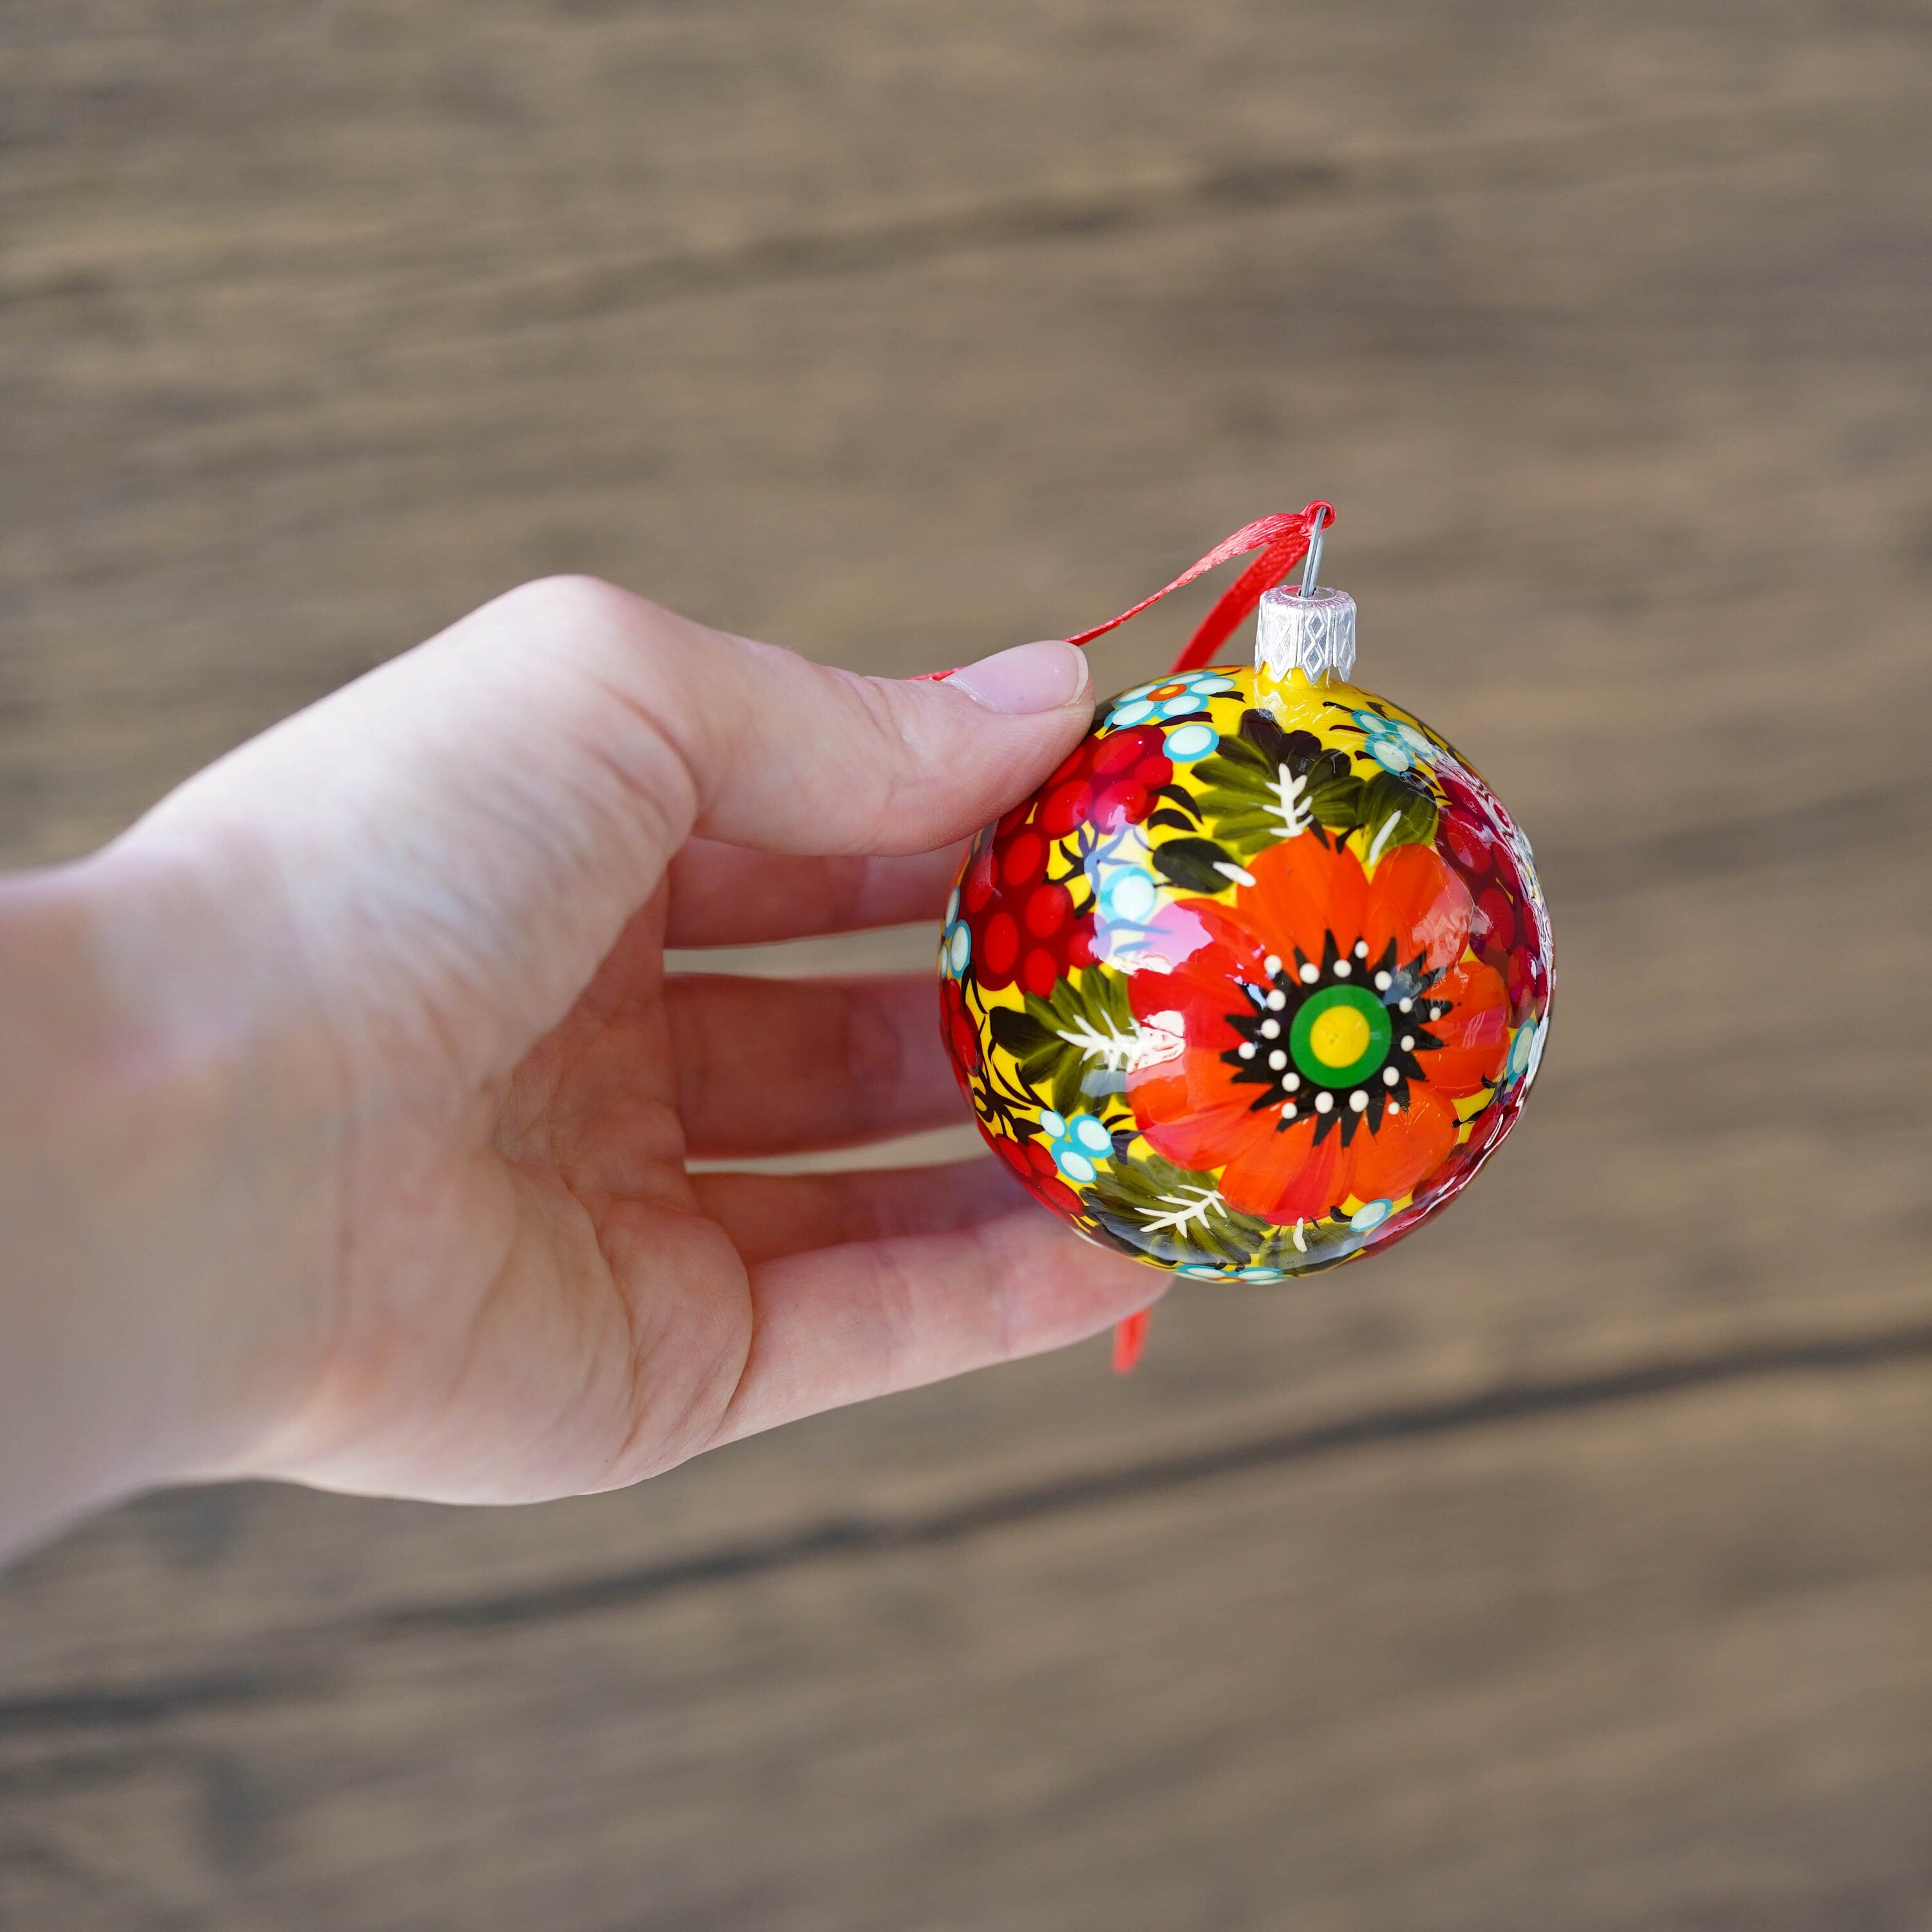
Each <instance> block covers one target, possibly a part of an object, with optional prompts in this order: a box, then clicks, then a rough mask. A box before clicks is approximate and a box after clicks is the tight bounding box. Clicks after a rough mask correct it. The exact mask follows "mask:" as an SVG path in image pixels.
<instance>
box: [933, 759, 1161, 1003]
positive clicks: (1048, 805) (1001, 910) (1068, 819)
mask: <svg viewBox="0 0 1932 1932" xmlns="http://www.w3.org/2000/svg"><path fill="white" fill-rule="evenodd" d="M1162 745H1163V738H1162V734H1161V732H1160V729H1159V728H1158V727H1157V726H1154V725H1151V724H1141V725H1136V726H1135V727H1133V729H1132V730H1127V731H1113V732H1109V733H1106V734H1105V735H1100V734H1090V735H1089V736H1087V737H1085V738H1083V739H1082V740H1081V741H1080V742H1079V744H1078V745H1076V746H1075V748H1074V749H1073V751H1072V752H1071V754H1070V755H1069V756H1068V757H1067V760H1066V761H1065V762H1064V763H1063V764H1062V765H1061V767H1060V769H1058V771H1056V772H1055V773H1054V774H1053V775H1052V777H1051V778H1049V779H1048V780H1047V781H1046V784H1043V785H1042V786H1041V787H1040V790H1038V791H1037V792H1036V793H1034V795H1033V796H1032V797H1031V798H1030V799H1028V800H1027V801H1026V802H1025V804H1023V805H1016V806H1015V807H1014V808H1013V810H1012V811H1010V812H1008V813H1007V815H1006V817H1004V818H1003V819H1001V820H1000V822H999V823H998V825H996V826H994V828H993V831H992V837H991V838H989V839H987V840H986V842H985V843H984V844H983V845H982V846H981V847H980V849H979V850H977V851H976V852H975V853H974V855H973V859H972V862H971V864H970V865H968V868H967V871H966V877H965V880H964V881H963V882H962V885H961V887H960V892H959V904H960V909H961V910H962V913H964V915H965V919H966V923H967V926H968V929H969V930H970V931H971V933H972V935H973V973H974V977H975V978H976V979H977V980H978V981H979V983H980V985H981V986H983V987H985V988H986V990H987V991H988V992H998V990H999V989H1001V987H1002V986H1011V985H1012V984H1013V982H1014V981H1015V980H1018V981H1019V984H1020V987H1021V989H1022V992H1028V993H1032V994H1035V995H1038V996H1039V997H1040V998H1043V999H1044V998H1046V995H1048V994H1049V993H1050V992H1052V990H1053V989H1054V986H1055V983H1056V982H1057V981H1058V980H1063V979H1064V978H1065V977H1067V974H1068V973H1069V972H1070V971H1072V969H1073V968H1075V967H1076V966H1090V965H1092V964H1093V962H1094V916H1093V914H1092V913H1091V912H1089V913H1083V914H1082V916H1080V917H1079V918H1077V919H1076V917H1075V916H1074V913H1073V894H1072V893H1071V892H1069V891H1068V889H1067V886H1065V885H1064V884H1063V883H1061V882H1060V881H1058V880H1052V879H1049V877H1047V876H1046V868H1047V860H1048V858H1049V856H1050V854H1051V852H1052V841H1054V840H1055V839H1056V838H1065V837H1066V836H1067V834H1068V833H1069V832H1072V831H1073V830H1074V829H1076V827H1078V826H1081V825H1083V824H1092V825H1095V826H1099V827H1100V829H1101V830H1102V831H1103V832H1116V831H1118V830H1119V829H1120V828H1121V826H1123V825H1138V824H1139V823H1140V822H1141V820H1143V819H1144V818H1145V817H1147V815H1148V813H1149V812H1150V811H1152V810H1153V809H1154V794H1155V793H1156V792H1157V791H1158V790H1159V789H1160V787H1162V786H1163V785H1164V784H1167V783H1169V781H1171V780H1172V778H1173V776H1174V766H1173V764H1172V762H1171V761H1170V760H1169V759H1168V757H1166V754H1165V752H1164V751H1163V749H1162Z"/></svg>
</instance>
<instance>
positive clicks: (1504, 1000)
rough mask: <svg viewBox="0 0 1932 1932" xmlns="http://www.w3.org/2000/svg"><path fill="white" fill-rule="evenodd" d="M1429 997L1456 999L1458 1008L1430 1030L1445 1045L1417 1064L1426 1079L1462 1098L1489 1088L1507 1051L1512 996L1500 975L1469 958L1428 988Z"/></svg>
mask: <svg viewBox="0 0 1932 1932" xmlns="http://www.w3.org/2000/svg"><path fill="white" fill-rule="evenodd" d="M1426 997H1427V998H1430V999H1432V1000H1453V1001H1454V1002H1455V1004H1454V1007H1452V1008H1451V1010H1450V1011H1449V1012H1448V1013H1445V1014H1444V1015H1443V1016H1442V1018H1441V1019H1434V1020H1431V1021H1430V1022H1429V1031H1430V1032H1431V1033H1432V1034H1434V1035H1435V1037H1436V1038H1437V1039H1438V1040H1440V1041H1442V1046H1441V1047H1440V1048H1439V1049H1436V1050H1434V1051H1433V1052H1432V1051H1431V1050H1430V1049H1427V1048H1424V1050H1423V1051H1422V1052H1421V1053H1419V1054H1418V1055H1417V1056H1416V1058H1417V1061H1418V1063H1419V1064H1420V1065H1421V1068H1422V1073H1423V1077H1424V1079H1426V1080H1427V1082H1429V1084H1430V1086H1431V1087H1433V1088H1435V1089H1436V1091H1437V1092H1438V1093H1439V1094H1448V1095H1450V1096H1451V1097H1458V1096H1460V1095H1462V1094H1473V1093H1475V1091H1476V1089H1477V1088H1479V1087H1487V1086H1488V1085H1490V1082H1492V1081H1493V1080H1494V1079H1496V1076H1498V1075H1499V1073H1502V1070H1503V1061H1504V1060H1505V1058H1506V1057H1507V1056H1508V1052H1509V1022H1510V1013H1509V993H1508V989H1506V988H1505V986H1504V985H1503V983H1502V975H1501V974H1499V973H1498V972H1497V971H1496V968H1494V967H1493V966H1485V965H1484V964H1483V963H1482V962H1481V960H1480V959H1466V960H1464V961H1463V963H1462V965H1460V966H1458V967H1457V968H1456V969H1455V970H1454V971H1453V972H1451V973H1446V974H1444V975H1443V977H1442V978H1441V979H1440V980H1437V981H1436V984H1435V985H1434V986H1432V987H1430V989H1429V992H1428V993H1427V995H1426Z"/></svg>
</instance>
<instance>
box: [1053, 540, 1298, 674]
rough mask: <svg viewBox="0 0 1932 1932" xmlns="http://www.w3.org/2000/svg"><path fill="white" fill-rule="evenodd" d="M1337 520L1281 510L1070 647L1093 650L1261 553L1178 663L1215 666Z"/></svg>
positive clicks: (1217, 547) (1074, 639)
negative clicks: (1201, 582)
mask: <svg viewBox="0 0 1932 1932" xmlns="http://www.w3.org/2000/svg"><path fill="white" fill-rule="evenodd" d="M1334 520H1335V506H1334V504H1332V503H1323V502H1313V503H1310V504H1307V505H1305V506H1304V508H1301V509H1299V510H1297V511H1295V512H1294V514H1292V515H1291V514H1289V513H1288V512H1287V511H1280V510H1278V511H1276V512H1275V514H1274V515H1273V516H1270V517H1257V518H1256V520H1255V521H1254V522H1253V523H1247V524H1244V525H1243V526H1242V527H1241V529H1238V530H1237V531H1236V532H1235V534H1234V535H1232V536H1231V537H1229V538H1228V539H1227V540H1226V542H1224V543H1218V544H1216V545H1215V546H1214V548H1213V549H1212V550H1210V551H1209V552H1208V554H1207V555H1206V556H1204V557H1202V558H1201V559H1199V561H1198V562H1194V563H1191V564H1190V565H1188V567H1187V568H1186V569H1185V570H1184V571H1182V572H1181V574H1180V575H1179V576H1178V577H1176V578H1175V580H1174V581H1173V582H1172V583H1165V584H1163V585H1162V586H1161V587H1160V589H1158V590H1157V591H1156V592H1154V595H1152V596H1151V597H1143V598H1142V599H1141V601H1139V603H1138V604H1136V605H1135V606H1134V607H1133V609H1132V610H1123V611H1122V612H1121V614H1120V615H1119V616H1118V617H1109V619H1107V621H1106V622H1105V623H1104V624H1096V625H1094V628H1092V629H1091V631H1081V632H1080V633H1079V634H1078V635H1077V636H1075V637H1069V638H1068V639H1067V642H1068V643H1070V644H1091V643H1092V642H1093V641H1094V639H1095V638H1096V637H1105V636H1106V634H1107V633H1108V632H1109V631H1112V630H1117V629H1118V628H1119V627H1120V626H1121V625H1123V624H1124V623H1125V622H1127V619H1129V618H1130V617H1138V616H1139V615H1140V614H1141V613H1142V611H1143V610H1145V609H1146V608H1147V607H1148V605H1149V604H1158V603H1159V602H1160V600H1161V599H1162V598H1163V597H1165V596H1166V595H1167V593H1168V592H1169V591H1170V590H1178V589H1180V588H1181V586H1182V585H1183V584H1185V583H1193V581H1194V580H1195V579H1196V577H1205V575H1206V574H1208V571H1211V570H1214V569H1216V568H1218V567H1219V566H1220V565H1222V564H1224V563H1232V562H1233V561H1234V560H1235V558H1236V557H1238V556H1247V555H1248V554H1249V553H1250V551H1253V550H1259V551H1260V552H1261V555H1260V556H1258V557H1256V559H1255V560H1254V562H1253V563H1251V564H1250V565H1248V567H1247V569H1246V570H1244V571H1242V572H1241V575H1240V576H1239V577H1236V578H1235V580H1234V582H1233V583H1231V584H1230V585H1229V586H1228V588H1227V590H1226V592H1225V593H1224V594H1223V597H1222V598H1221V601H1220V602H1219V603H1218V604H1216V605H1215V606H1214V609H1213V610H1210V611H1209V612H1208V614H1207V616H1205V617H1204V618H1202V620H1201V622H1200V624H1199V626H1198V627H1197V628H1196V631H1195V633H1194V634H1193V637H1190V638H1189V639H1188V640H1187V643H1186V644H1185V645H1184V646H1183V647H1182V649H1181V655H1180V656H1178V658H1175V661H1174V667H1175V670H1199V668H1200V667H1201V666H1202V665H1203V664H1208V663H1210V662H1211V661H1213V658H1214V653H1215V652H1217V650H1219V649H1220V647H1221V646H1222V645H1223V643H1225V642H1226V640H1227V637H1228V636H1229V633H1230V632H1231V631H1233V629H1234V628H1235V625H1237V624H1238V623H1239V622H1241V619H1243V618H1244V617H1245V616H1247V614H1248V613H1249V612H1250V610H1253V608H1254V607H1255V606H1256V604H1259V602H1260V601H1262V597H1263V596H1264V595H1265V594H1266V593H1267V592H1268V591H1271V590H1272V589H1274V586H1276V585H1277V583H1280V581H1281V580H1282V579H1283V577H1286V575H1287V574H1288V573H1289V571H1291V570H1292V569H1293V568H1295V565H1297V564H1298V563H1299V562H1301V559H1303V558H1304V556H1307V554H1308V546H1309V544H1310V543H1311V542H1313V541H1314V537H1315V532H1316V531H1317V530H1318V529H1323V528H1325V527H1326V526H1328V524H1330V523H1333V522H1334Z"/></svg>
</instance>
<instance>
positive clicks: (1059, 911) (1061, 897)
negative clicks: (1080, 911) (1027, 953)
mask: <svg viewBox="0 0 1932 1932" xmlns="http://www.w3.org/2000/svg"><path fill="white" fill-rule="evenodd" d="M1072 917H1073V894H1072V893H1071V892H1069V891H1068V890H1067V888H1066V887H1065V886H1055V885H1044V886H1034V889H1033V891H1032V892H1031V894H1030V895H1028V899H1027V902H1026V929H1027V930H1028V932H1030V933H1031V934H1032V935H1033V936H1034V938H1036V939H1051V938H1052V937H1053V935H1055V933H1056V932H1058V931H1059V930H1060V929H1061V927H1062V926H1064V925H1065V924H1066V923H1067V921H1068V920H1069V919H1071V918H1072Z"/></svg>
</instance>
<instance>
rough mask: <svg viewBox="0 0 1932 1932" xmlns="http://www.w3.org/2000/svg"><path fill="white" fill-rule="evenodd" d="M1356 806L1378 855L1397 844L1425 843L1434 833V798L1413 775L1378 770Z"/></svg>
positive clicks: (1371, 846)
mask: <svg viewBox="0 0 1932 1932" xmlns="http://www.w3.org/2000/svg"><path fill="white" fill-rule="evenodd" d="M1358 811H1359V814H1360V817H1359V822H1360V823H1361V825H1362V826H1363V828H1364V829H1365V830H1366V831H1367V832H1368V835H1369V844H1370V849H1371V850H1373V851H1375V852H1376V853H1377V854H1378V856H1379V855H1380V854H1381V853H1385V852H1387V851H1388V850H1391V848H1393V847H1395V846H1397V845H1427V844H1428V843H1429V842H1430V841H1431V840H1432V839H1433V838H1434V837H1435V836H1436V800H1435V799H1434V798H1433V796H1431V795H1430V791H1429V789H1428V787H1427V786H1426V785H1424V784H1421V783H1419V782H1418V781H1416V780H1415V779H1414V778H1402V777H1398V776H1397V774H1396V773H1395V772H1378V773H1377V774H1376V775H1375V777H1373V778H1371V779H1370V781H1368V783H1367V784H1366V785H1365V786H1364V787H1363V789H1362V798H1361V804H1360V805H1359V807H1358Z"/></svg>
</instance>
